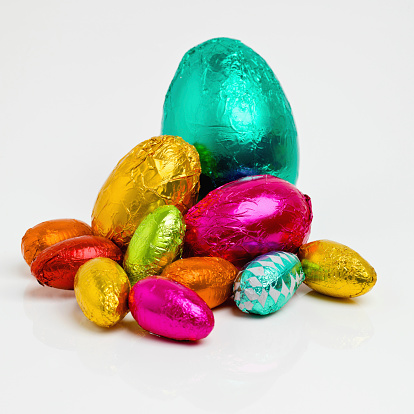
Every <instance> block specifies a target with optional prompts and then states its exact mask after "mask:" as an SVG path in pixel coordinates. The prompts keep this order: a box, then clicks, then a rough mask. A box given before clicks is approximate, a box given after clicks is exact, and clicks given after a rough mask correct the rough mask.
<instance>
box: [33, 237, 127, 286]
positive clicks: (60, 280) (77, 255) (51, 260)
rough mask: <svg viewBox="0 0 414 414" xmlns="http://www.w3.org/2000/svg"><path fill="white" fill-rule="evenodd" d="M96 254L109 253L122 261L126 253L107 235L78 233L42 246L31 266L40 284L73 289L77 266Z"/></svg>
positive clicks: (99, 255) (117, 260) (111, 256)
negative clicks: (82, 234)
mask: <svg viewBox="0 0 414 414" xmlns="http://www.w3.org/2000/svg"><path fill="white" fill-rule="evenodd" d="M95 257H108V258H110V259H112V260H114V261H116V262H118V263H122V258H123V255H122V252H121V250H120V249H119V247H118V246H116V245H115V244H114V243H112V242H111V241H110V240H108V239H105V238H104V237H98V236H79V237H74V238H72V239H67V240H63V241H61V242H59V243H56V244H54V245H53V246H50V247H48V248H47V249H45V250H43V251H42V252H41V253H39V254H38V256H37V257H36V259H35V260H34V261H33V262H32V265H31V267H30V270H31V272H32V275H33V276H34V277H35V278H36V279H37V281H38V282H39V283H40V284H41V285H46V286H50V287H54V288H58V289H68V290H70V289H73V283H74V279H75V275H76V272H77V271H78V269H79V268H80V267H81V266H82V265H83V264H84V263H86V262H87V261H88V260H91V259H94V258H95Z"/></svg>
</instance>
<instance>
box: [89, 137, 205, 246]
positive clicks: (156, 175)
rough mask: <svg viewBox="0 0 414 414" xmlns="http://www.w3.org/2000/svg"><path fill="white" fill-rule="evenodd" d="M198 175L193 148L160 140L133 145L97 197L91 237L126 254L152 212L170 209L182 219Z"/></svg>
mask: <svg viewBox="0 0 414 414" xmlns="http://www.w3.org/2000/svg"><path fill="white" fill-rule="evenodd" d="M200 173H201V166H200V159H199V156H198V153H197V151H196V149H195V148H194V147H193V146H192V145H190V144H188V143H186V142H185V141H184V140H183V139H182V138H180V137H175V136H172V135H163V136H159V137H153V138H151V139H149V140H146V141H144V142H142V143H140V144H138V145H137V146H136V147H135V148H133V149H132V150H131V151H130V152H129V153H128V154H127V155H125V157H123V158H122V159H121V160H120V161H119V163H118V165H117V166H116V167H115V169H114V170H113V171H112V173H111V175H110V176H109V177H108V179H107V180H106V182H105V184H104V185H103V187H102V189H101V191H100V192H99V194H98V197H97V200H96V203H95V206H94V209H93V212H92V229H93V232H94V234H97V235H100V236H104V237H107V238H109V239H111V240H112V241H113V242H114V243H116V244H117V245H118V246H120V247H121V248H124V249H125V247H126V245H127V244H128V243H129V240H130V239H131V237H132V235H133V233H134V231H135V229H136V228H137V227H138V225H139V224H140V223H141V221H142V219H143V218H144V217H145V216H146V215H147V214H148V213H150V212H152V211H154V210H155V209H156V208H157V207H159V206H163V205H174V206H176V207H177V208H178V209H179V210H180V212H181V213H182V214H185V213H186V211H187V210H188V209H189V208H190V207H192V206H193V205H194V204H195V203H196V200H197V196H198V190H199V186H200V184H199V177H200Z"/></svg>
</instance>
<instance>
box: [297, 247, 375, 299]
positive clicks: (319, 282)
mask: <svg viewBox="0 0 414 414" xmlns="http://www.w3.org/2000/svg"><path fill="white" fill-rule="evenodd" d="M298 256H299V258H300V261H301V263H302V267H303V271H304V272H305V277H306V278H305V282H304V283H305V284H306V285H308V286H309V287H310V288H311V289H313V290H315V291H316V292H319V293H322V294H324V295H327V296H333V297H338V298H353V297H356V296H361V295H364V294H365V293H367V292H369V291H370V290H371V289H372V288H373V287H374V285H375V283H376V282H377V274H376V272H375V270H374V268H373V267H372V266H371V265H370V264H369V263H368V262H367V261H366V260H365V259H364V258H362V257H361V256H360V255H359V254H358V253H357V252H356V251H355V250H352V249H351V248H349V247H347V246H345V245H343V244H340V243H337V242H334V241H330V240H317V241H314V242H312V243H308V244H304V245H303V246H301V248H300V249H299V252H298Z"/></svg>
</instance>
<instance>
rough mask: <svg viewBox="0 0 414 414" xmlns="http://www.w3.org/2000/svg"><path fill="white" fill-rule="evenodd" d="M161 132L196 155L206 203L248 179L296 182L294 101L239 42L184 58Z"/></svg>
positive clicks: (218, 42) (211, 45)
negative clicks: (192, 148)
mask: <svg viewBox="0 0 414 414" xmlns="http://www.w3.org/2000/svg"><path fill="white" fill-rule="evenodd" d="M162 133H163V134H171V135H178V136H180V137H183V138H184V139H185V140H186V141H187V142H189V143H190V144H193V145H194V146H195V147H196V148H197V151H198V152H199V154H200V160H201V167H202V171H203V174H202V179H201V192H200V196H201V197H204V196H205V195H206V194H207V193H208V192H209V191H210V190H212V189H214V188H216V187H218V186H221V185H223V184H225V183H227V182H230V181H234V180H236V179H238V178H241V177H245V176H251V175H258V174H272V175H275V176H277V177H280V178H283V179H285V180H287V181H289V182H291V183H292V184H294V183H295V182H296V180H297V176H298V167H299V154H298V153H299V151H298V142H297V132H296V127H295V122H294V119H293V116H292V111H291V107H290V105H289V102H288V100H287V99H286V96H285V94H284V92H283V90H282V88H281V86H280V84H279V81H278V80H277V78H276V77H275V74H274V73H273V71H272V69H271V68H270V67H269V65H268V64H267V63H266V61H265V60H264V59H263V58H262V57H260V56H259V55H258V54H257V53H256V52H254V51H253V50H252V49H251V48H249V47H247V46H246V45H244V44H243V43H242V42H240V41H238V40H234V39H227V38H217V39H211V40H208V41H207V42H204V43H202V44H200V45H198V46H196V47H194V48H192V49H191V50H189V51H188V52H187V53H186V54H185V55H184V57H183V58H182V60H181V63H180V65H179V67H178V69H177V72H176V74H175V76H174V79H173V80H172V81H171V84H170V87H169V89H168V92H167V95H166V98H165V103H164V114H163V123H162ZM201 197H200V198H201Z"/></svg>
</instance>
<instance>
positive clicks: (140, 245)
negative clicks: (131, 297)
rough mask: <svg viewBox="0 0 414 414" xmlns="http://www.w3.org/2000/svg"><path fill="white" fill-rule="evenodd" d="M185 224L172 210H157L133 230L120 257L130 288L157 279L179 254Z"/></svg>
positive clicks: (166, 207) (173, 207)
mask: <svg viewBox="0 0 414 414" xmlns="http://www.w3.org/2000/svg"><path fill="white" fill-rule="evenodd" d="M184 234H185V224H184V219H183V216H182V214H181V213H180V210H178V208H177V207H175V206H169V205H167V206H162V207H158V208H157V209H156V210H154V211H153V212H152V213H150V214H148V215H147V216H146V217H145V218H144V220H143V221H142V222H141V224H140V225H139V226H138V227H137V229H136V230H135V233H134V235H133V236H132V238H131V241H130V243H129V245H128V248H127V251H126V253H125V257H124V270H125V271H126V273H127V275H128V277H129V280H130V282H131V286H133V285H135V283H137V282H138V281H139V280H141V279H144V278H145V277H147V276H154V275H158V274H160V273H161V272H162V270H163V269H164V267H165V266H167V265H169V264H170V263H172V262H173V261H174V260H175V259H176V258H180V257H181V254H182V248H183V242H184Z"/></svg>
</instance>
